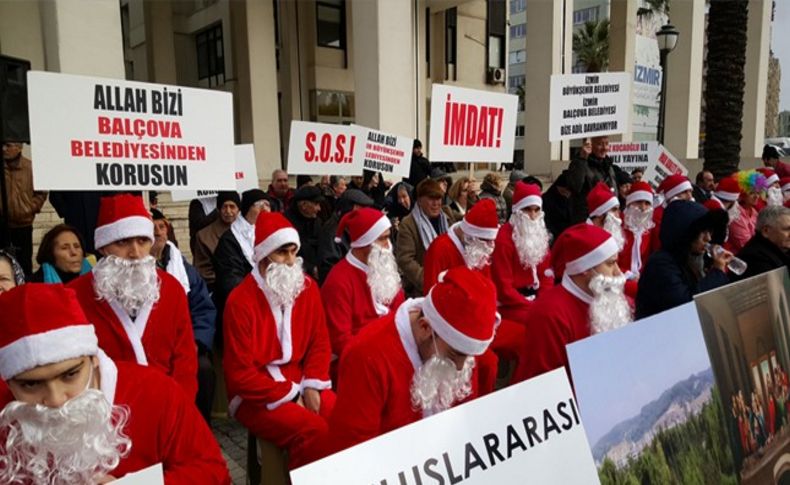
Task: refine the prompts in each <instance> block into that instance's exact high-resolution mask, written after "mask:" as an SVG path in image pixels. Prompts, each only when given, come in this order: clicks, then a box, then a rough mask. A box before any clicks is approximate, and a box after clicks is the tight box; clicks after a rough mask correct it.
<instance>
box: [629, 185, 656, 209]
mask: <svg viewBox="0 0 790 485" xmlns="http://www.w3.org/2000/svg"><path fill="white" fill-rule="evenodd" d="M641 201H644V202H649V203H650V204H651V205H652V204H653V187H651V186H650V184H649V183H647V182H643V181H641V180H640V181H639V182H634V183H632V184H631V190H630V191H629V192H628V195H627V196H626V198H625V204H626V205H628V204H630V203H631V202H641Z"/></svg>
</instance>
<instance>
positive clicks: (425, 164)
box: [407, 139, 431, 187]
mask: <svg viewBox="0 0 790 485" xmlns="http://www.w3.org/2000/svg"><path fill="white" fill-rule="evenodd" d="M430 176H431V162H429V161H428V159H427V158H425V157H424V156H422V142H421V141H420V140H417V139H415V140H414V145H413V146H412V152H411V167H410V168H409V178H408V179H407V181H408V182H409V184H410V185H411V186H412V187H416V186H417V184H419V183H420V182H422V181H423V180H425V179H427V178H430Z"/></svg>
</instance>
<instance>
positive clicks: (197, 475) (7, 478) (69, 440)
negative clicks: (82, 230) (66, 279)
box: [0, 283, 230, 485]
mask: <svg viewBox="0 0 790 485" xmlns="http://www.w3.org/2000/svg"><path fill="white" fill-rule="evenodd" d="M0 314H1V315H3V318H2V320H0V322H2V323H0V327H1V328H2V330H0V377H2V379H3V381H4V382H5V383H6V384H8V388H7V389H2V390H0V409H2V412H0V436H3V439H2V440H0V463H1V464H2V465H0V483H25V484H27V483H63V484H66V483H75V484H76V483H106V482H108V481H112V480H114V479H116V478H121V477H123V476H124V475H126V474H127V473H131V472H135V471H138V470H141V469H143V468H146V467H149V466H151V465H155V464H157V463H161V464H162V467H163V469H164V479H165V483H166V484H168V485H176V484H192V483H201V484H229V483H230V476H229V475H228V469H227V467H226V465H225V460H224V459H223V457H222V454H221V453H220V449H219V446H218V445H217V442H216V441H215V440H214V436H213V435H212V434H211V431H210V430H209V428H208V426H207V425H206V423H205V422H204V421H203V419H201V417H200V414H199V413H198V412H197V409H195V406H194V405H193V404H192V402H191V399H189V398H188V397H187V396H186V395H185V394H184V393H183V392H182V391H181V389H180V388H179V386H178V385H177V384H176V383H175V382H174V381H173V380H171V379H170V378H169V377H167V376H165V375H163V374H162V373H161V372H157V371H155V370H153V369H150V368H147V367H142V366H140V365H137V364H134V363H129V362H114V361H113V360H111V359H110V358H109V357H107V356H106V355H105V354H104V352H102V351H101V350H100V349H99V347H98V344H97V338H96V333H95V331H94V327H93V325H91V324H90V323H89V320H88V318H86V316H85V314H84V313H83V311H82V309H81V308H80V305H79V303H78V302H77V299H76V296H75V294H74V291H73V290H70V289H67V288H64V287H63V286H62V285H59V284H57V285H50V284H39V283H31V284H27V285H23V286H21V287H19V288H16V289H14V290H11V291H9V292H6V293H3V294H1V295H0Z"/></svg>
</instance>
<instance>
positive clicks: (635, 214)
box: [625, 205, 654, 232]
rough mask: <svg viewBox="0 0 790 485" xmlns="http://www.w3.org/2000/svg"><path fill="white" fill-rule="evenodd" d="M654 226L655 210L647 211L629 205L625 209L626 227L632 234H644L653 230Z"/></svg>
mask: <svg viewBox="0 0 790 485" xmlns="http://www.w3.org/2000/svg"><path fill="white" fill-rule="evenodd" d="M653 226H654V224H653V208H652V207H651V208H649V209H647V210H645V211H643V210H642V209H640V208H639V207H637V206H635V205H629V206H628V207H626V208H625V227H627V228H628V230H630V231H632V232H643V231H647V230H650V229H652V228H653Z"/></svg>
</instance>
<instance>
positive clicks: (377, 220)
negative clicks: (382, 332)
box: [321, 207, 404, 357]
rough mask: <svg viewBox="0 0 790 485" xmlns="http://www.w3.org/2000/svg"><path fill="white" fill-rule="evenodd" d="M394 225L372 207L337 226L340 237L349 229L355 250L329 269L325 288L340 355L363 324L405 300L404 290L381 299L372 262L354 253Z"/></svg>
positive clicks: (332, 339)
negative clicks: (373, 286) (370, 274)
mask: <svg viewBox="0 0 790 485" xmlns="http://www.w3.org/2000/svg"><path fill="white" fill-rule="evenodd" d="M390 227H391V224H390V221H389V219H388V218H387V216H386V215H385V214H383V213H382V212H381V211H378V210H376V209H372V208H369V207H365V208H361V209H356V210H354V211H351V212H349V213H348V214H346V215H345V216H343V218H342V219H341V220H340V224H339V225H338V227H337V234H338V237H340V236H342V234H343V233H344V232H345V231H346V230H347V231H348V234H349V236H350V238H351V249H352V250H351V251H349V252H348V253H347V254H346V257H345V258H344V259H341V260H340V261H339V262H338V263H337V264H336V265H335V266H334V267H333V268H332V269H331V270H330V271H329V275H328V276H327V279H326V281H325V282H324V285H323V286H322V287H321V299H322V300H323V301H324V305H325V311H326V320H327V325H328V327H329V339H330V342H331V344H332V353H333V354H334V355H335V356H337V357H339V356H340V355H342V352H343V349H344V348H345V347H346V344H347V343H348V341H349V340H350V339H351V337H352V336H354V335H356V334H357V333H359V331H360V330H361V329H362V327H364V326H365V325H366V324H367V323H369V322H370V321H372V320H375V319H377V318H380V317H383V316H385V315H388V314H389V313H390V312H391V311H394V310H395V309H397V308H398V307H399V306H400V304H401V303H403V300H404V296H403V290H399V291H398V292H397V294H396V295H395V297H394V298H393V299H392V301H390V302H379V301H377V300H376V298H375V297H374V296H373V294H372V293H371V289H370V286H369V285H368V272H369V268H368V265H367V264H366V263H363V262H362V261H360V260H359V259H358V258H357V257H356V256H354V254H353V250H354V249H355V248H365V247H368V246H371V245H372V244H374V242H375V241H376V240H377V239H378V238H379V237H381V235H382V234H384V233H385V232H386V231H387V230H389V228H390ZM398 277H399V276H398Z"/></svg>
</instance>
